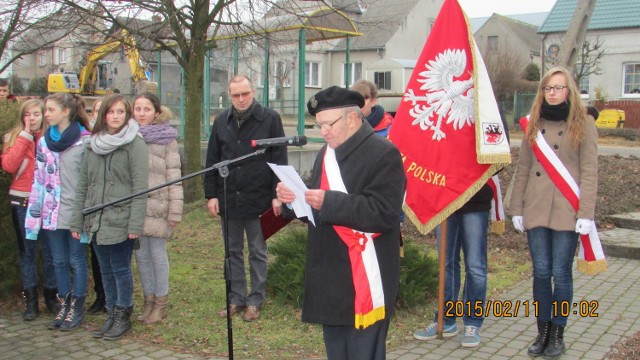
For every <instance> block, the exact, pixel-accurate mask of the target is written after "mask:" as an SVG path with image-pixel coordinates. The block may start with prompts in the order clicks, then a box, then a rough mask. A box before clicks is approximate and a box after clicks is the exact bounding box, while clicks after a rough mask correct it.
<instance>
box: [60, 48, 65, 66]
mask: <svg viewBox="0 0 640 360" xmlns="http://www.w3.org/2000/svg"><path fill="white" fill-rule="evenodd" d="M66 63H67V49H58V64H66Z"/></svg>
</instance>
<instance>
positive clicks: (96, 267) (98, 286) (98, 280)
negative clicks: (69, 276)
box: [89, 241, 104, 295]
mask: <svg viewBox="0 0 640 360" xmlns="http://www.w3.org/2000/svg"><path fill="white" fill-rule="evenodd" d="M95 246H96V242H95V241H92V242H91V246H89V247H90V248H91V274H93V290H94V291H95V292H96V295H97V294H104V288H103V287H102V274H100V263H99V262H98V256H97V255H96V249H95Z"/></svg>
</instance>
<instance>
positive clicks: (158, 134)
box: [139, 122, 178, 145]
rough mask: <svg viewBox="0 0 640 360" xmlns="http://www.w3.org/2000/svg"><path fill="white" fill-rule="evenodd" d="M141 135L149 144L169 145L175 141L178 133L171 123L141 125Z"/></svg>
mask: <svg viewBox="0 0 640 360" xmlns="http://www.w3.org/2000/svg"><path fill="white" fill-rule="evenodd" d="M139 131H140V134H142V138H143V139H144V142H145V143H147V144H158V145H167V144H168V143H170V142H172V141H173V140H175V138H176V136H177V135H178V132H177V131H176V129H174V128H173V127H172V126H171V125H169V122H165V123H162V124H149V125H140V130H139Z"/></svg>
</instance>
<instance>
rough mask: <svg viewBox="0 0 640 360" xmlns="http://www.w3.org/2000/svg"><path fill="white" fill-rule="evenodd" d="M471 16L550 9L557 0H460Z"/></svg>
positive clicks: (523, 12)
mask: <svg viewBox="0 0 640 360" xmlns="http://www.w3.org/2000/svg"><path fill="white" fill-rule="evenodd" d="M458 3H459V4H460V6H461V7H462V10H464V12H465V13H466V14H467V16H468V17H470V18H475V17H483V16H491V14H493V13H498V14H500V15H513V14H526V13H534V12H545V11H550V10H551V8H552V7H553V4H555V3H556V0H458Z"/></svg>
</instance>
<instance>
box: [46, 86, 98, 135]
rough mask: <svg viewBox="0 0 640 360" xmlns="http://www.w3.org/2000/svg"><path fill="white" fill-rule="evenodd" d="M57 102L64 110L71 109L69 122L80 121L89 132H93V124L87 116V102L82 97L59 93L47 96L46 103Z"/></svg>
mask: <svg viewBox="0 0 640 360" xmlns="http://www.w3.org/2000/svg"><path fill="white" fill-rule="evenodd" d="M50 100H51V101H55V102H56V103H57V104H58V105H60V106H61V107H62V108H63V109H69V122H73V121H78V122H80V124H81V125H82V126H84V127H85V128H86V129H87V130H91V122H90V121H89V115H87V110H86V108H85V107H86V105H87V104H86V102H85V101H84V98H83V97H82V96H81V95H78V94H69V93H63V92H57V93H54V94H51V95H49V96H47V97H46V98H45V99H44V101H45V102H47V101H50Z"/></svg>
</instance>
